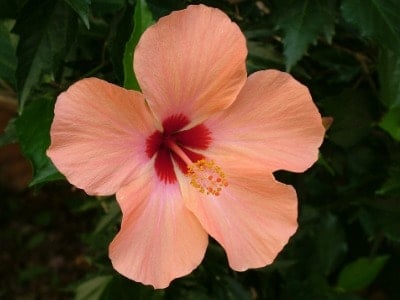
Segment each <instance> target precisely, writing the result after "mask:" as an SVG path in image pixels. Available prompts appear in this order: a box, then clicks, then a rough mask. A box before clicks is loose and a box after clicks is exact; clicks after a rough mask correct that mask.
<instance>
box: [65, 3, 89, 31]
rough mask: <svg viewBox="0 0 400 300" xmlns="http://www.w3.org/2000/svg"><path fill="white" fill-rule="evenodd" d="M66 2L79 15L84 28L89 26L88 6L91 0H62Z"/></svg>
mask: <svg viewBox="0 0 400 300" xmlns="http://www.w3.org/2000/svg"><path fill="white" fill-rule="evenodd" d="M64 1H65V2H66V3H68V5H69V6H71V7H72V9H73V10H74V11H75V12H76V13H77V14H78V15H79V17H81V19H82V21H83V23H84V24H85V26H86V28H87V29H89V28H90V24H89V18H88V15H89V7H90V4H91V0H64Z"/></svg>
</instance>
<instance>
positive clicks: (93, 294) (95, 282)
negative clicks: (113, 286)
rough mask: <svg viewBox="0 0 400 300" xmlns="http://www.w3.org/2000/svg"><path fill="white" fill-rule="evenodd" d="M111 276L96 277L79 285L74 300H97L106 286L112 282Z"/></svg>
mask: <svg viewBox="0 0 400 300" xmlns="http://www.w3.org/2000/svg"><path fill="white" fill-rule="evenodd" d="M112 279H113V276H111V275H106V276H98V277H95V278H92V279H90V280H88V281H85V282H83V283H81V284H80V285H79V286H78V287H77V289H76V294H75V300H99V299H101V296H102V294H103V292H104V290H105V289H106V288H107V285H109V283H110V282H111V281H112Z"/></svg>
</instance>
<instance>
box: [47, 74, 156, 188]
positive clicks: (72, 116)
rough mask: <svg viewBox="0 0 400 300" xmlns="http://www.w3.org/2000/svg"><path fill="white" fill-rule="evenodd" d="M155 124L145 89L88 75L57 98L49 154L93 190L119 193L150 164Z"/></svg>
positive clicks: (70, 177)
mask: <svg viewBox="0 0 400 300" xmlns="http://www.w3.org/2000/svg"><path fill="white" fill-rule="evenodd" d="M153 123H154V120H153V119H152V117H151V114H150V113H149V111H148V110H147V108H146V106H145V102H144V98H143V96H142V95H141V94H140V93H138V92H134V91H128V90H125V89H123V88H121V87H118V86H116V85H113V84H110V83H108V82H106V81H103V80H100V79H96V78H87V79H83V80H80V81H78V82H76V83H75V84H73V85H72V86H71V87H70V88H69V89H68V90H67V91H66V92H64V93H62V94H60V95H59V97H58V99H57V102H56V106H55V111H54V120H53V124H52V126H51V129H50V137H51V145H50V147H49V149H48V150H47V155H48V156H49V157H50V158H51V160H52V161H53V163H54V165H55V166H56V167H57V168H58V169H59V170H60V172H61V173H63V174H64V175H65V176H66V177H67V179H68V181H69V182H71V183H72V184H73V185H75V186H77V187H79V188H82V189H84V190H85V191H86V192H87V193H88V194H97V195H106V194H113V193H115V192H116V191H117V189H118V188H120V186H121V185H123V184H125V183H126V182H128V181H129V180H131V179H133V178H135V177H137V176H139V174H140V172H141V170H142V169H143V168H142V166H143V165H145V164H146V163H148V161H149V159H148V158H147V156H146V152H145V140H146V138H147V137H148V136H149V135H150V133H152V132H153V131H154V130H155V127H154V124H153Z"/></svg>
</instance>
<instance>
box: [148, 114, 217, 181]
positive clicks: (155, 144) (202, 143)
mask: <svg viewBox="0 0 400 300" xmlns="http://www.w3.org/2000/svg"><path fill="white" fill-rule="evenodd" d="M189 123H190V120H189V119H188V118H187V117H186V116H185V115H182V114H177V115H172V116H170V117H168V118H166V119H165V120H164V121H163V122H162V126H163V131H158V130H157V131H155V132H153V134H151V135H150V136H149V137H148V138H147V139H146V153H147V156H148V157H149V158H152V157H153V156H155V161H154V168H155V170H156V174H157V176H158V178H159V179H160V180H161V181H163V182H165V183H175V182H176V181H177V178H176V174H175V170H174V163H175V165H176V166H178V168H179V169H180V170H181V171H182V172H183V173H184V174H188V166H189V165H191V164H193V162H197V161H198V160H201V159H204V156H203V155H201V154H199V153H197V152H195V150H196V149H198V150H205V149H207V148H208V147H209V145H210V143H211V131H210V130H209V129H208V128H207V127H206V126H205V125H203V124H200V125H197V126H195V127H192V128H190V129H187V130H183V128H184V127H185V126H187V125H189Z"/></svg>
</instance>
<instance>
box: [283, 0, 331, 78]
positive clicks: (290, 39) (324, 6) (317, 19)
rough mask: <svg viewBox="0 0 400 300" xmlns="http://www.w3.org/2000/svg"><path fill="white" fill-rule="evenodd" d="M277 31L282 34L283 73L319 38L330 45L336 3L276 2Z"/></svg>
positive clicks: (308, 0) (317, 0)
mask: <svg viewBox="0 0 400 300" xmlns="http://www.w3.org/2000/svg"><path fill="white" fill-rule="evenodd" d="M277 5H278V7H277V27H278V28H279V29H282V31H283V46H284V51H283V53H284V55H285V57H286V69H287V70H288V71H289V70H290V69H291V68H292V67H293V66H294V65H295V64H296V63H297V62H298V61H299V59H300V58H301V57H302V56H303V55H304V54H305V53H306V52H307V50H308V47H309V46H310V44H312V43H315V42H316V40H317V38H318V37H319V36H320V35H323V36H324V37H325V39H326V40H327V41H328V42H330V41H331V39H332V37H333V34H334V29H335V13H336V1H333V0H304V1H298V0H284V1H277Z"/></svg>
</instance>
